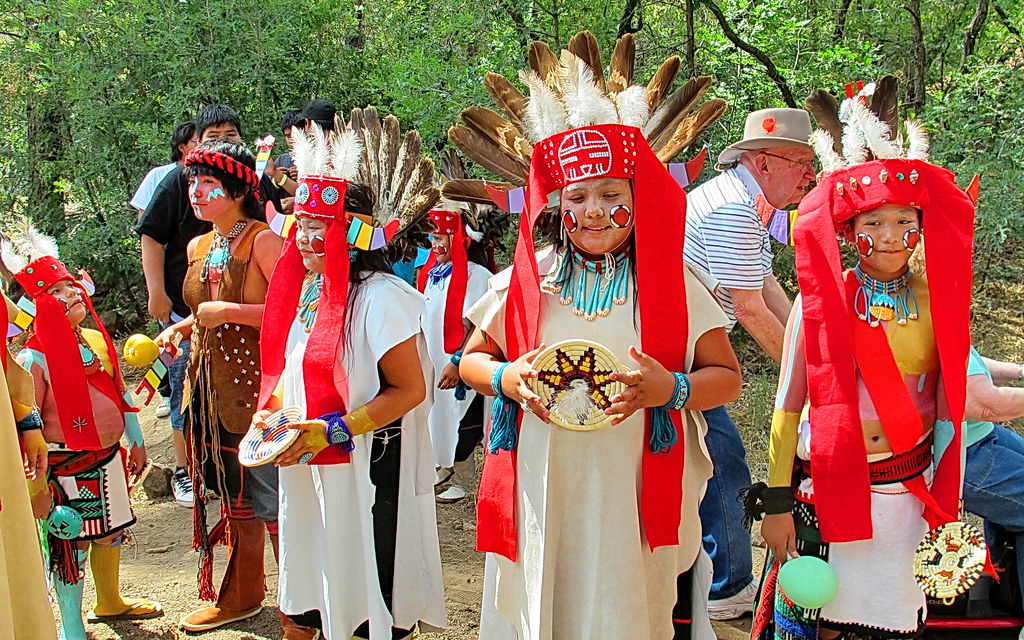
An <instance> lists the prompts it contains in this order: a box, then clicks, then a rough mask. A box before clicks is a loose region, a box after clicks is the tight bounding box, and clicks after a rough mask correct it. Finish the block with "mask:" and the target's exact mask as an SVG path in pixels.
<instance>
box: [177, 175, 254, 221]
mask: <svg viewBox="0 0 1024 640" xmlns="http://www.w3.org/2000/svg"><path fill="white" fill-rule="evenodd" d="M188 199H189V201H190V202H191V203H192V210H193V211H195V213H196V217H197V218H199V219H200V220H209V221H210V222H216V221H217V220H218V219H219V218H220V217H221V215H223V214H225V213H228V212H229V210H230V209H231V208H232V205H233V204H234V203H235V202H237V201H238V200H241V198H231V197H229V196H228V194H227V193H226V192H225V191H224V185H223V184H222V183H221V181H220V180H218V179H217V178H214V177H213V176H197V177H195V178H190V179H189V181H188Z"/></svg>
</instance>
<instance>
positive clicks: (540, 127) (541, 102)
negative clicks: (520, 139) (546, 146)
mask: <svg viewBox="0 0 1024 640" xmlns="http://www.w3.org/2000/svg"><path fill="white" fill-rule="evenodd" d="M519 79H520V80H522V81H523V84H525V85H526V86H527V87H529V89H530V101H529V102H528V103H527V105H526V115H525V117H524V124H525V125H526V134H527V135H528V136H529V138H530V142H531V143H534V144H536V143H537V142H540V141H541V140H543V139H544V138H548V137H550V136H553V135H555V134H556V133H559V132H561V131H565V130H566V129H567V128H568V126H567V125H566V114H565V109H564V108H563V107H562V103H561V102H560V101H559V99H558V96H557V95H555V92H554V91H552V90H551V88H550V87H548V86H547V85H546V84H544V81H543V80H541V79H540V76H538V75H537V73H536V72H534V71H530V72H529V73H526V72H525V71H520V72H519Z"/></svg>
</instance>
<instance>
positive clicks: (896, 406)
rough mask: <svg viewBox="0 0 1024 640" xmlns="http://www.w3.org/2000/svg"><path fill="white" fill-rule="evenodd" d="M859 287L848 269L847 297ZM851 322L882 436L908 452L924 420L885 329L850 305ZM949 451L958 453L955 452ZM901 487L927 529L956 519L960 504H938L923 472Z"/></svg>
mask: <svg viewBox="0 0 1024 640" xmlns="http://www.w3.org/2000/svg"><path fill="white" fill-rule="evenodd" d="M859 287H860V281H859V280H858V279H857V276H856V274H854V272H853V271H847V272H846V297H847V300H854V299H856V295H857V289H858V288H859ZM911 322H913V321H911ZM850 324H851V326H852V327H853V353H854V358H855V359H856V361H857V369H858V371H860V375H861V378H862V379H863V380H864V386H865V387H867V390H868V394H869V395H870V396H871V401H872V403H873V404H874V406H875V410H876V411H877V412H878V419H879V421H880V422H881V423H882V430H883V431H884V432H885V437H886V439H888V440H889V444H890V445H891V446H892V451H893V454H895V455H897V456H898V455H902V454H904V453H907V452H908V451H910V450H911V449H913V448H914V447H915V446H916V445H917V443H918V441H919V440H920V438H921V436H922V435H923V432H924V423H923V422H922V421H921V414H920V413H918V410H917V406H916V405H915V404H914V400H913V398H911V397H910V392H909V391H907V386H906V384H905V383H904V381H903V374H902V373H900V370H899V367H898V366H897V365H896V359H895V358H894V357H893V355H892V348H891V347H890V345H889V340H888V338H887V337H886V332H885V328H884V327H872V326H871V325H870V324H868V323H867V322H865V321H864V320H861V319H860V318H858V317H857V312H856V310H855V309H854V307H853V305H850ZM960 428H961V427H960V423H959V422H954V423H953V429H954V431H955V433H956V434H957V437H955V438H954V441H955V442H956V441H959V433H960ZM949 453H950V455H956V456H959V453H958V452H956V451H950V452H949ZM958 466H959V465H958ZM943 469H945V467H943ZM937 473H938V472H937ZM903 486H905V487H906V488H907V490H908V491H910V493H912V494H914V496H915V497H916V498H917V499H918V500H920V501H921V502H922V503H924V518H925V520H927V521H928V526H929V528H932V529H934V528H935V527H938V526H940V525H943V524H945V523H947V522H952V521H954V520H956V519H957V518H955V517H953V516H952V515H951V514H955V513H957V512H958V511H959V504H957V503H956V502H953V503H952V504H939V502H938V500H936V497H935V496H934V495H933V494H932V492H931V491H930V490H929V489H928V485H927V484H926V483H925V480H924V476H923V475H918V476H914V477H913V478H911V479H910V480H907V481H905V482H904V483H903Z"/></svg>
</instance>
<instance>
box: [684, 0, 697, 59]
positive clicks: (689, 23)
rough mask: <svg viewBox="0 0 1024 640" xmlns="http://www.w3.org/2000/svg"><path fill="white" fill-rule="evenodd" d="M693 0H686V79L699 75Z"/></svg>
mask: <svg viewBox="0 0 1024 640" xmlns="http://www.w3.org/2000/svg"><path fill="white" fill-rule="evenodd" d="M694 32H695V29H694V26H693V0H686V77H687V78H693V77H696V75H697V63H696V57H697V41H696V38H695V37H694Z"/></svg>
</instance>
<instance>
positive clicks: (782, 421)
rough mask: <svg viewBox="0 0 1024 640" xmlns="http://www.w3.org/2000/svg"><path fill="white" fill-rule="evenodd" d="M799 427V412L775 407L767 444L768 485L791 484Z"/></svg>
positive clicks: (785, 485)
mask: <svg viewBox="0 0 1024 640" xmlns="http://www.w3.org/2000/svg"><path fill="white" fill-rule="evenodd" d="M799 428H800V413H799V412H793V411H786V410H785V409H776V410H775V412H774V413H773V414H772V433H771V440H770V442H769V444H768V486H769V487H788V486H790V485H792V483H793V462H794V460H796V444H797V439H798V437H799V433H798V432H799Z"/></svg>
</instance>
